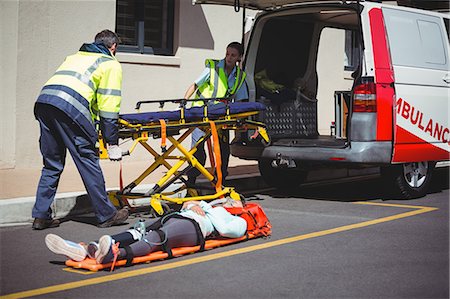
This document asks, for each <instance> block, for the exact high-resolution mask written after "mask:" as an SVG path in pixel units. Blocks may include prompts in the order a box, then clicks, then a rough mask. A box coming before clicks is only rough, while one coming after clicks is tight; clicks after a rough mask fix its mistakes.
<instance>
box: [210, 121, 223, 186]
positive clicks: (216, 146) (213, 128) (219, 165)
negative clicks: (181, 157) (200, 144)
mask: <svg viewBox="0 0 450 299" xmlns="http://www.w3.org/2000/svg"><path fill="white" fill-rule="evenodd" d="M209 124H210V126H211V134H212V137H213V141H214V155H215V156H216V160H217V162H216V173H217V182H216V191H217V192H219V191H220V190H221V189H222V157H221V154H220V144H219V135H218V134H217V129H216V124H215V123H214V122H213V121H209Z"/></svg>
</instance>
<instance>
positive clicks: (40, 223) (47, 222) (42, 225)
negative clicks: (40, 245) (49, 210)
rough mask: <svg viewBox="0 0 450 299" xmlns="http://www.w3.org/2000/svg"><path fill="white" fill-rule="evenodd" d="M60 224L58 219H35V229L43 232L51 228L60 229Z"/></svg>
mask: <svg viewBox="0 0 450 299" xmlns="http://www.w3.org/2000/svg"><path fill="white" fill-rule="evenodd" d="M59 224H60V222H59V220H57V219H44V218H34V221H33V226H32V227H33V229H36V230H42V229H46V228H51V227H58V226H59Z"/></svg>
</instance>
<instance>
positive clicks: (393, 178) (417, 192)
mask: <svg viewBox="0 0 450 299" xmlns="http://www.w3.org/2000/svg"><path fill="white" fill-rule="evenodd" d="M434 165H435V163H434V162H427V161H425V162H412V163H404V164H399V165H392V166H390V167H386V168H382V170H381V175H382V177H383V179H384V182H385V183H387V184H388V185H390V186H391V190H392V191H393V192H394V194H393V195H397V196H400V197H402V198H403V199H412V198H418V197H423V196H425V195H426V194H427V191H428V188H429V186H430V182H431V178H432V174H433V169H434Z"/></svg>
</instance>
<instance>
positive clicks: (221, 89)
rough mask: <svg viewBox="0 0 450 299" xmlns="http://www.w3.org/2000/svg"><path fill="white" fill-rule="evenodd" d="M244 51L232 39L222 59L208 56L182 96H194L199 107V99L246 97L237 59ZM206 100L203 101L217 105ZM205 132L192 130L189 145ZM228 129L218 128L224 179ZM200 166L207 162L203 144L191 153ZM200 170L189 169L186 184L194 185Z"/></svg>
mask: <svg viewBox="0 0 450 299" xmlns="http://www.w3.org/2000/svg"><path fill="white" fill-rule="evenodd" d="M243 53H244V48H243V46H242V45H241V44H240V43H238V42H232V43H230V44H229V45H228V46H227V49H226V55H225V58H224V59H222V60H212V59H207V60H206V62H205V65H206V67H205V69H204V70H203V72H202V74H201V75H200V77H198V78H197V80H196V81H195V82H194V83H193V84H192V85H191V86H189V88H188V90H187V91H186V94H185V95H184V98H185V99H189V98H191V96H192V95H193V94H194V93H195V95H194V98H195V99H198V101H195V102H193V104H192V106H194V107H196V106H202V105H203V101H202V99H205V98H206V99H208V98H230V99H234V100H236V101H243V100H248V91H247V85H246V84H245V76H246V74H245V72H244V71H242V70H241V68H240V67H239V65H238V64H239V62H240V61H241V59H242V55H243ZM217 103H218V102H217V101H215V102H214V103H206V104H217ZM204 134H205V133H204V132H203V131H202V130H200V129H199V128H196V129H195V130H194V131H193V132H192V147H194V145H195V144H196V143H197V142H198V141H199V140H200V138H202V137H203V136H204ZM229 138H230V135H229V132H228V131H226V130H221V131H219V140H220V141H219V143H220V152H221V158H222V176H223V179H225V178H226V176H227V174H228V171H227V168H228V161H229V158H230V145H229ZM194 156H195V158H196V159H197V160H199V162H200V163H201V164H202V165H205V162H206V153H205V148H204V146H200V147H199V148H198V150H197V151H196V152H195V154H194ZM199 174H200V172H199V171H198V170H197V169H196V168H192V169H191V170H189V171H188V173H187V176H188V185H191V186H192V185H194V184H195V179H196V177H197V176H198V175H199Z"/></svg>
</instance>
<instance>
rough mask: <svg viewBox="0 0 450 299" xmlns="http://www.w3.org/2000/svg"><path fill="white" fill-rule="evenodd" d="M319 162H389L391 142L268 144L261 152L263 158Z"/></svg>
mask: <svg viewBox="0 0 450 299" xmlns="http://www.w3.org/2000/svg"><path fill="white" fill-rule="evenodd" d="M277 157H282V158H284V159H287V160H295V161H304V162H319V163H367V164H389V163H390V162H391V157H392V143H391V142H390V141H386V142H380V141H378V142H352V143H351V146H348V147H346V148H339V149H337V148H324V147H291V146H278V145H273V146H268V147H266V148H264V150H263V152H262V153H261V158H263V159H277Z"/></svg>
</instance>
